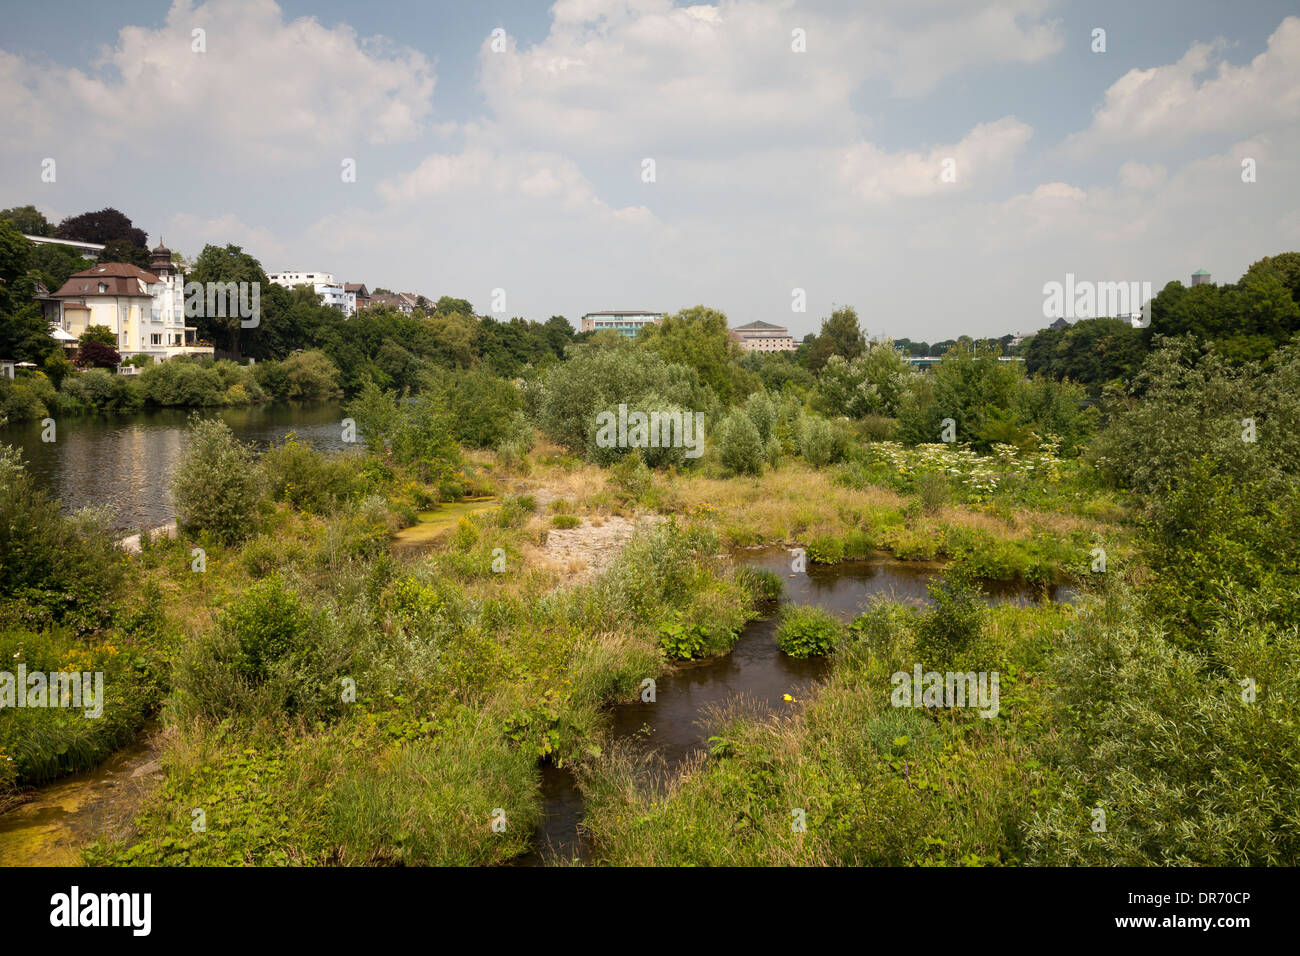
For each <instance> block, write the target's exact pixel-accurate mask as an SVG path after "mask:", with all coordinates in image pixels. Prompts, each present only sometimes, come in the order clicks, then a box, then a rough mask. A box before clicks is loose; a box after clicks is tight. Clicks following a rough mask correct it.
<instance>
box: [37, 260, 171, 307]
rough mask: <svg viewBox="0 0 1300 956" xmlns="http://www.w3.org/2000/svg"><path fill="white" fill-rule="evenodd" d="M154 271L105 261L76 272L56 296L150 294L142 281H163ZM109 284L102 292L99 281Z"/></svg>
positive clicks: (59, 297) (123, 263) (154, 282)
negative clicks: (106, 289)
mask: <svg viewBox="0 0 1300 956" xmlns="http://www.w3.org/2000/svg"><path fill="white" fill-rule="evenodd" d="M161 281H162V280H161V279H159V278H158V277H157V276H156V275H154V274H153V273H152V272H146V271H145V270H144V269H141V268H140V267H139V266H133V265H131V264H130V263H128V262H105V263H104V264H103V265H98V266H94V267H93V268H90V269H85V270H83V271H82V272H74V273H73V274H72V275H70V276H69V277H68V281H67V282H65V283H63V285H62V286H61V287H60V289H59V291H58V292H56V293H54V298H56V299H62V298H70V297H72V296H84V295H135V296H148V295H149V290H148V289H147V288H141V283H149V284H150V285H153V284H156V283H158V282H161ZM101 282H103V283H104V284H105V285H107V286H108V291H106V292H100V291H99V283H101Z"/></svg>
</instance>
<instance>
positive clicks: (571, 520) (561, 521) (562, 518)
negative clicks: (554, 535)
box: [551, 515, 582, 528]
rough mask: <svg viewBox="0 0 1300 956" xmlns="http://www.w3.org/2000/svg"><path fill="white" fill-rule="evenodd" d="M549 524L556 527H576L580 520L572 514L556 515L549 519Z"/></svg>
mask: <svg viewBox="0 0 1300 956" xmlns="http://www.w3.org/2000/svg"><path fill="white" fill-rule="evenodd" d="M551 524H553V525H555V527H557V528H576V527H577V526H578V525H580V524H582V522H581V521H580V520H579V519H578V518H577V517H576V516H574V515H556V516H555V517H553V518H552V519H551Z"/></svg>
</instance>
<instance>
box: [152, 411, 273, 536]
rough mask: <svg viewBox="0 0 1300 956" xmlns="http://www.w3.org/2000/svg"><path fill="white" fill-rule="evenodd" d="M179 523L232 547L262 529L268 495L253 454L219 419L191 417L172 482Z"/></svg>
mask: <svg viewBox="0 0 1300 956" xmlns="http://www.w3.org/2000/svg"><path fill="white" fill-rule="evenodd" d="M172 498H173V500H174V501H175V502H176V514H177V521H178V522H179V523H180V525H181V526H182V527H185V528H188V529H192V530H194V531H207V532H209V533H211V534H212V535H213V536H214V537H216V538H217V539H219V540H221V541H223V542H226V543H227V544H229V543H233V542H236V541H239V540H241V539H242V538H246V537H248V536H249V535H250V534H252V533H253V532H255V531H256V530H257V524H258V518H259V515H260V511H261V507H262V502H263V500H264V490H263V486H262V478H261V475H260V473H259V471H258V469H257V468H256V461H255V459H254V456H253V453H252V452H251V451H250V450H249V449H248V448H247V447H245V446H244V445H242V444H240V443H239V442H238V441H236V440H235V436H234V435H233V434H232V433H231V431H230V427H229V426H228V425H227V424H226V423H225V422H223V421H221V420H220V419H217V418H199V417H198V416H197V415H192V416H191V417H190V424H189V443H188V445H187V447H186V449H185V455H184V457H183V458H182V459H181V462H180V465H179V466H178V467H177V469H176V477H175V478H174V479H173V481H172Z"/></svg>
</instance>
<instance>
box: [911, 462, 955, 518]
mask: <svg viewBox="0 0 1300 956" xmlns="http://www.w3.org/2000/svg"><path fill="white" fill-rule="evenodd" d="M916 493H917V497H918V498H919V499H920V502H921V510H922V511H924V512H925V513H926V514H928V515H937V514H938V513H939V512H940V511H942V510H943V506H944V505H945V504H946V503H947V501H948V495H949V486H948V478H947V476H946V475H944V474H942V473H940V472H937V471H926V472H922V473H921V475H920V477H918V478H917V480H916Z"/></svg>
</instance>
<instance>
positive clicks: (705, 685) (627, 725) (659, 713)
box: [520, 550, 1064, 864]
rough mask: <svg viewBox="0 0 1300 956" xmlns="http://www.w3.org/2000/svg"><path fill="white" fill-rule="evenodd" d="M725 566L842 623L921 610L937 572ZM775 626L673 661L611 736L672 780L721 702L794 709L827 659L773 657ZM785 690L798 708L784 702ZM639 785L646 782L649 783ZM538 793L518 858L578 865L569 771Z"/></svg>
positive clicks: (872, 564)
mask: <svg viewBox="0 0 1300 956" xmlns="http://www.w3.org/2000/svg"><path fill="white" fill-rule="evenodd" d="M735 560H736V561H738V562H740V563H742V564H747V565H750V566H752V567H756V568H765V569H767V570H769V571H773V572H775V573H776V574H779V575H780V576H781V578H782V579H783V580H784V581H785V596H784V598H783V601H789V602H793V603H795V604H815V605H818V606H820V607H823V608H825V609H826V610H828V611H830V612H831V613H832V614H834V615H835V616H836V617H838V618H839V619H840V620H842V621H844V622H846V623H847V622H849V621H851V620H853V619H854V618H855V617H857V615H858V613H859V612H860V611H862V610H863V609H864V608H865V607H866V605H867V603H868V602H869V601H870V600H871V599H872V598H873V597H875V596H876V595H885V596H887V597H889V598H890V599H892V600H895V601H898V602H900V603H904V604H913V605H915V606H917V607H924V606H928V605H929V604H930V603H931V601H930V596H929V592H928V591H927V585H929V583H930V582H931V581H932V580H933V579H934V578H936V577H938V576H939V574H940V573H941V572H940V569H939V567H938V566H937V565H926V564H918V563H916V562H905V561H897V560H894V559H881V560H873V561H851V562H847V563H845V564H839V565H833V566H824V565H815V564H809V565H808V573H807V574H791V572H790V560H791V556H790V553H789V552H788V551H785V550H764V551H742V552H740V553H739V554H737V555H736V557H735ZM986 592H987V594H988V601H989V602H990V603H1002V602H1012V603H1015V604H1021V605H1024V604H1030V603H1033V602H1034V601H1035V600H1036V597H1035V595H1034V594H1032V593H1031V592H1029V591H1028V590H1026V589H1023V588H1019V587H1017V586H1015V585H1007V584H1005V583H1002V584H997V585H992V586H987V585H986ZM1057 596H1058V595H1057V594H1056V593H1054V594H1053V597H1054V598H1055V597H1057ZM1059 596H1064V595H1063V594H1061V595H1059ZM776 628H777V618H776V616H775V615H773V616H770V617H764V618H759V619H757V620H755V621H751V622H750V623H749V624H747V625H746V626H745V628H744V630H743V631H742V632H741V634H740V637H739V639H738V640H737V641H736V644H735V647H734V648H733V649H732V651H731V653H730V654H726V655H724V656H722V657H716V658H712V659H710V660H706V661H701V662H696V663H687V664H683V665H680V666H678V667H676V668H674V669H673V670H672V671H670V672H669V673H667V674H665V675H664V676H662V677H660V678H659V679H658V681H657V682H656V686H655V702H654V703H652V704H651V703H641V702H639V701H638V702H636V703H628V704H618V705H616V706H615V707H613V708H612V709H611V711H610V721H611V730H612V732H613V736H614V738H615V739H616V740H621V741H627V742H630V743H631V745H632V746H633V747H635V748H636V749H637V750H638V751H639V752H641V753H642V754H645V755H648V756H649V755H653V757H654V758H655V759H654V761H653V762H652V763H650V764H648V765H647V766H651V767H657V768H659V769H658V770H656V771H653V772H654V773H656V774H658V773H666V774H675V773H676V772H677V771H679V770H680V769H681V767H682V765H683V764H684V763H685V761H686V760H687V758H688V757H690V756H691V755H692V754H693V753H696V752H698V751H701V750H704V749H706V747H707V746H708V744H707V741H708V738H709V737H710V736H711V735H712V734H713V733H714V732H715V731H716V730H717V729H718V728H717V727H716V726H715V723H716V722H717V720H718V717H717V715H718V714H719V713H720V712H721V711H722V710H724V709H725V708H726V707H727V706H728V705H731V704H733V703H735V702H736V701H739V700H742V699H743V701H744V702H745V712H746V713H747V714H751V715H754V716H758V717H762V716H765V715H767V714H771V713H775V712H777V711H789V710H790V709H791V708H793V707H798V706H802V703H801V702H802V700H803V699H804V695H805V694H806V693H807V691H808V690H809V689H810V688H811V687H812V685H813V684H815V683H816V682H817V681H819V680H821V679H822V678H824V677H825V676H826V674H827V672H828V669H829V662H828V661H827V660H826V659H825V658H817V657H814V658H808V659H805V660H797V659H795V658H793V657H789V656H788V655H786V654H783V653H782V652H781V649H780V648H779V647H777V644H776ZM786 694H789V695H790V696H791V697H793V698H795V701H796V702H799V703H793V704H792V703H789V702H786V700H785V695H786ZM647 782H648V783H650V784H652V785H653V784H654V782H655V781H653V780H648V781H647ZM542 797H543V801H544V813H545V815H544V817H543V819H542V822H541V824H540V825H539V827H538V830H537V833H536V836H535V840H534V845H535V846H536V847H537V849H536V850H534V851H533V852H532V853H530V854H528V855H527V856H525V857H524V858H523V859H521V860H520V862H521V863H524V864H539V863H556V862H565V861H569V860H575V859H576V860H580V861H586V860H588V859H589V858H590V848H589V846H588V845H587V843H586V841H585V839H584V836H583V832H582V830H581V828H580V826H579V824H580V823H581V820H582V813H583V801H582V794H581V792H580V791H579V790H578V788H577V786H576V784H575V781H574V778H573V775H572V774H571V773H569V771H568V770H557V769H556V768H554V767H551V766H544V767H543V768H542Z"/></svg>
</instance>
